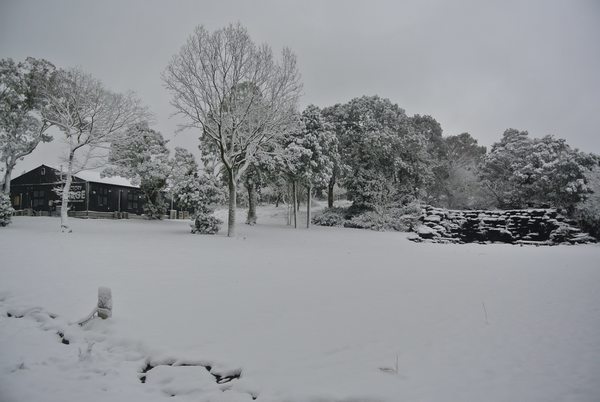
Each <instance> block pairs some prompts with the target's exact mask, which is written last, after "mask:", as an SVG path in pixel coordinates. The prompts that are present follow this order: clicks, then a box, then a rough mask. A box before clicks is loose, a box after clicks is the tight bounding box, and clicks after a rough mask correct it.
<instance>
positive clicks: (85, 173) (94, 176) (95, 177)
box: [75, 170, 139, 187]
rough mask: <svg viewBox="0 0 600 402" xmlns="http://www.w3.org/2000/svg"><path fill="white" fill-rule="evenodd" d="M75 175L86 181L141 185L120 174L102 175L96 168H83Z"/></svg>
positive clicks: (130, 185)
mask: <svg viewBox="0 0 600 402" xmlns="http://www.w3.org/2000/svg"><path fill="white" fill-rule="evenodd" d="M75 177H78V178H80V179H81V180H85V181H93V182H94V183H104V184H113V185H115V186H127V187H139V186H135V185H133V184H132V183H131V181H130V180H129V179H126V178H124V177H120V176H113V177H100V172H97V171H95V170H82V171H81V172H79V173H76V174H75Z"/></svg>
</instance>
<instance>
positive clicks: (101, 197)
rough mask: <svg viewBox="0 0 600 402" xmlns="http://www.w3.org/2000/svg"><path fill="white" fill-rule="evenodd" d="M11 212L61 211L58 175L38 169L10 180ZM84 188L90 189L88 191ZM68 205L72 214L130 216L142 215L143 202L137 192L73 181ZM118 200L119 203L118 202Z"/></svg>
mask: <svg viewBox="0 0 600 402" xmlns="http://www.w3.org/2000/svg"><path fill="white" fill-rule="evenodd" d="M10 183H11V190H10V193H11V199H12V202H13V208H15V209H27V208H31V209H33V210H35V211H47V212H49V213H52V212H55V211H57V209H60V201H61V200H60V198H59V196H58V194H56V191H55V189H56V188H60V187H61V186H62V183H61V180H60V172H59V171H56V170H55V169H53V168H51V167H49V166H46V165H41V166H39V167H37V168H35V169H33V170H31V171H29V172H27V173H25V174H23V175H21V176H19V177H17V178H15V179H13V180H11V182H10ZM86 187H89V191H88V189H87V188H86ZM71 193H72V195H71V197H70V198H71V199H70V201H69V205H70V207H71V210H73V211H85V210H87V209H88V208H89V210H90V211H98V212H115V211H119V208H120V211H121V212H129V213H132V214H138V215H140V214H142V213H143V209H144V199H143V197H142V193H141V191H140V190H139V189H137V188H133V187H126V186H117V185H112V184H105V183H95V182H85V181H83V180H80V179H78V178H75V177H74V178H73V183H72V184H71ZM119 199H120V202H119Z"/></svg>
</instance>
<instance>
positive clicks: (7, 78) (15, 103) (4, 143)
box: [0, 57, 55, 193]
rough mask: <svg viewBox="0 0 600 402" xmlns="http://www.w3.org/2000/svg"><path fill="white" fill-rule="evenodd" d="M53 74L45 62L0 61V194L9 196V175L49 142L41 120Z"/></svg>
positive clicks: (31, 60)
mask: <svg viewBox="0 0 600 402" xmlns="http://www.w3.org/2000/svg"><path fill="white" fill-rule="evenodd" d="M54 72H55V68H54V66H53V65H52V64H51V63H50V62H48V61H46V60H42V59H40V60H38V59H34V58H31V57H28V58H27V59H26V60H25V61H24V62H18V63H17V62H15V61H14V60H12V59H2V60H0V163H2V165H3V166H2V168H1V170H2V172H3V173H4V179H3V181H2V191H4V192H5V193H10V180H11V176H12V171H13V170H14V168H15V165H16V164H17V162H18V161H19V160H22V159H23V158H24V157H26V156H27V155H29V154H31V153H32V152H33V151H34V150H35V148H37V146H38V145H39V143H40V142H48V141H51V140H52V137H51V136H50V135H48V134H47V130H48V128H49V127H50V126H51V125H50V124H48V122H43V121H41V119H40V110H41V109H42V108H43V107H44V98H43V96H42V88H43V87H44V86H46V85H48V81H50V80H51V79H52V76H53V74H54Z"/></svg>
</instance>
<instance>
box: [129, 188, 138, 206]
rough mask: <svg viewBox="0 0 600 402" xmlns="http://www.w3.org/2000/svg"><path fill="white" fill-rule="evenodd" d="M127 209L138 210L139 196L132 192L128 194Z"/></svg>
mask: <svg viewBox="0 0 600 402" xmlns="http://www.w3.org/2000/svg"><path fill="white" fill-rule="evenodd" d="M127 209H138V196H137V194H136V193H135V192H134V191H131V190H130V191H128V192H127Z"/></svg>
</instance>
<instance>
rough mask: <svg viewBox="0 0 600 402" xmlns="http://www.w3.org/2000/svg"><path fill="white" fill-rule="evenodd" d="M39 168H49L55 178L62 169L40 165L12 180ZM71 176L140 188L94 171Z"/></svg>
mask: <svg viewBox="0 0 600 402" xmlns="http://www.w3.org/2000/svg"><path fill="white" fill-rule="evenodd" d="M41 167H46V168H50V169H52V170H54V172H55V174H56V175H57V176H58V175H59V174H60V172H61V170H62V169H59V168H56V167H54V166H50V165H46V164H42V165H40V166H38V167H36V168H35V169H31V170H30V171H28V172H25V173H23V174H21V175H19V176H17V177H15V178H13V179H12V180H16V179H18V178H19V177H21V176H23V175H25V174H27V173H30V172H33V171H34V170H37V169H40V168H41ZM73 176H74V177H75V178H77V179H79V180H83V181H87V182H92V183H101V184H110V185H114V186H123V187H133V188H139V187H140V186H136V185H134V184H133V183H132V182H131V180H129V179H126V178H125V177H121V176H112V177H100V172H99V171H96V170H82V171H81V172H78V173H76V174H74V175H73ZM12 180H11V181H12Z"/></svg>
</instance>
